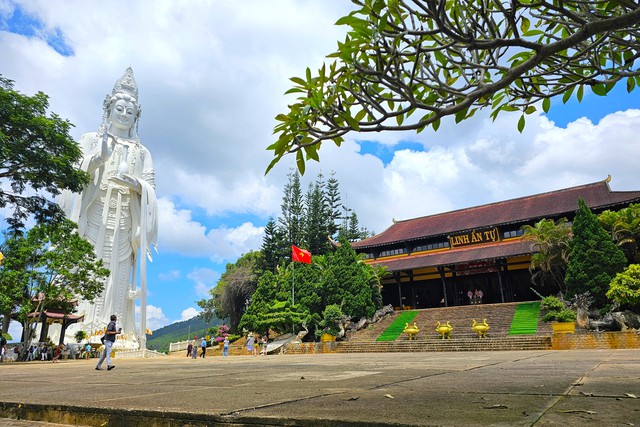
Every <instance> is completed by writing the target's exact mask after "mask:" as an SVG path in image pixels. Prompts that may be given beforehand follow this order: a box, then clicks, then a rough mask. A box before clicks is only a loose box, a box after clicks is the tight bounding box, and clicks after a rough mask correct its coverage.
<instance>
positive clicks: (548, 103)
mask: <svg viewBox="0 0 640 427" xmlns="http://www.w3.org/2000/svg"><path fill="white" fill-rule="evenodd" d="M549 108H551V99H549V98H545V99H543V100H542V110H543V111H544V112H545V113H548V112H549Z"/></svg>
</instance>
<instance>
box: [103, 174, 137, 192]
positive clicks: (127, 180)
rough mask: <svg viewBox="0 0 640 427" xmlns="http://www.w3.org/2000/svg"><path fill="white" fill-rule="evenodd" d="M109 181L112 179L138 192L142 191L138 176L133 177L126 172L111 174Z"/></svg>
mask: <svg viewBox="0 0 640 427" xmlns="http://www.w3.org/2000/svg"><path fill="white" fill-rule="evenodd" d="M109 181H113V182H115V183H116V184H118V185H122V186H123V187H127V188H129V189H131V190H133V191H134V192H136V193H138V194H140V193H142V184H140V181H139V180H138V178H135V177H133V176H131V175H129V174H128V173H123V174H120V175H115V176H112V177H110V178H109Z"/></svg>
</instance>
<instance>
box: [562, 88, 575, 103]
mask: <svg viewBox="0 0 640 427" xmlns="http://www.w3.org/2000/svg"><path fill="white" fill-rule="evenodd" d="M574 88H575V86H573V87H570V88H569V89H567V90H566V91H565V92H564V94H563V95H562V102H563V103H564V104H566V103H567V101H568V100H569V99H570V98H571V95H572V94H573V89H574Z"/></svg>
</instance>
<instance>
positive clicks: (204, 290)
mask: <svg viewBox="0 0 640 427" xmlns="http://www.w3.org/2000/svg"><path fill="white" fill-rule="evenodd" d="M187 278H188V279H190V280H192V281H193V282H194V283H195V286H194V289H195V292H196V295H198V296H199V297H201V298H206V297H208V296H209V289H211V288H213V287H214V286H215V285H216V283H217V282H218V279H220V273H218V272H217V271H213V270H211V269H209V268H196V269H195V270H193V271H192V272H191V273H189V274H187Z"/></svg>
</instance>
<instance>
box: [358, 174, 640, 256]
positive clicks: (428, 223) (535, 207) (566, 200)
mask: <svg viewBox="0 0 640 427" xmlns="http://www.w3.org/2000/svg"><path fill="white" fill-rule="evenodd" d="M609 180H610V178H607V179H605V180H603V181H599V182H595V183H592V184H586V185H581V186H577V187H570V188H565V189H562V190H557V191H551V192H548V193H541V194H535V195H532V196H526V197H520V198H517V199H511V200H505V201H502V202H496V203H490V204H486V205H481V206H476V207H472V208H466V209H460V210H455V211H450V212H445V213H440V214H435V215H429V216H424V217H420V218H414V219H408V220H403V221H397V222H395V223H394V224H393V225H392V226H390V227H389V228H387V229H386V230H385V231H383V232H382V233H380V234H378V235H375V236H373V237H370V238H368V239H365V240H361V241H359V242H354V243H352V246H353V247H354V248H355V249H365V248H373V247H378V246H386V245H390V244H394V243H402V242H407V241H413V240H420V239H425V238H429V237H436V236H440V235H449V234H452V233H456V232H463V231H467V230H472V229H478V228H483V227H489V226H500V225H507V224H514V223H515V224H517V223H525V222H527V221H532V220H536V221H537V220H540V219H542V218H554V217H560V216H563V215H571V214H573V213H575V211H576V210H577V209H578V199H579V198H582V199H584V201H585V202H586V204H587V206H589V207H590V208H591V209H595V210H605V209H608V208H614V207H617V206H620V205H622V204H628V203H633V202H640V191H611V188H609Z"/></svg>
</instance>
